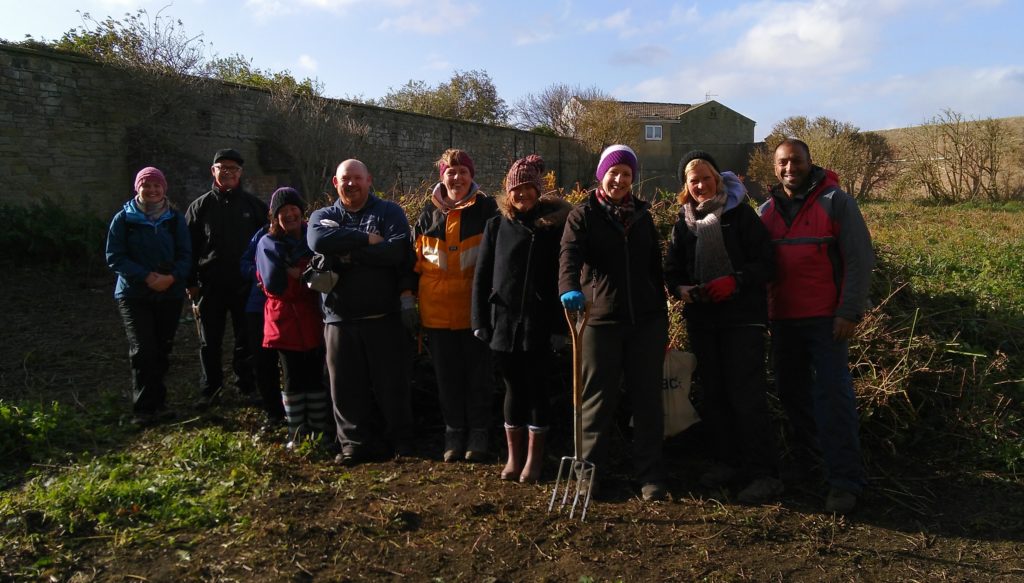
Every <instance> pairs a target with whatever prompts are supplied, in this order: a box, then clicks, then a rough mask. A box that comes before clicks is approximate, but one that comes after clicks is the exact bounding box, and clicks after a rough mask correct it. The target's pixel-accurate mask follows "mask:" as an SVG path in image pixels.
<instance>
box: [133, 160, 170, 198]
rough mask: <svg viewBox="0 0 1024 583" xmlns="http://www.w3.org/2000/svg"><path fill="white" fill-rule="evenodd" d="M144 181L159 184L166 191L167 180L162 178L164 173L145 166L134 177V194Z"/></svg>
mask: <svg viewBox="0 0 1024 583" xmlns="http://www.w3.org/2000/svg"><path fill="white" fill-rule="evenodd" d="M146 180H149V181H151V182H159V183H160V184H163V185H164V189H165V190H166V189H167V179H166V178H164V173H163V172H161V171H160V170H158V169H157V168H154V167H152V166H146V167H145V168H143V169H142V170H139V173H138V174H136V175H135V192H138V191H139V187H140V186H142V183H143V182H145V181H146Z"/></svg>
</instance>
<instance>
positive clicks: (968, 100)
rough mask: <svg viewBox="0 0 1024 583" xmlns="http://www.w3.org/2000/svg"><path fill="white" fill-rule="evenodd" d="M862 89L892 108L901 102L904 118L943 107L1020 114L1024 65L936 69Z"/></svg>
mask: <svg viewBox="0 0 1024 583" xmlns="http://www.w3.org/2000/svg"><path fill="white" fill-rule="evenodd" d="M858 93H859V94H860V95H862V96H864V97H867V96H869V95H873V96H874V99H875V100H876V101H878V102H879V103H880V104H888V105H887V107H889V108H892V107H893V105H892V104H894V103H899V104H900V105H899V106H898V107H899V108H900V109H899V110H897V111H895V112H894V113H896V114H897V116H898V119H901V120H906V119H912V120H917V121H918V122H921V121H924V120H926V119H928V118H931V117H933V116H935V115H937V114H938V113H940V112H941V111H942V110H943V109H953V110H955V111H958V112H960V113H962V114H964V115H965V116H967V117H989V116H990V117H1006V116H1013V115H1020V114H1021V101H1020V97H1021V95H1024V66H1021V65H1010V66H991V67H980V68H976V69H968V68H962V67H956V68H942V69H935V70H932V71H928V72H926V73H923V74H921V75H914V76H908V75H903V76H897V77H892V78H890V79H887V80H885V81H884V82H882V83H878V84H872V85H871V86H863V87H859V88H858ZM897 98H898V101H897ZM868 127H870V129H877V128H875V127H873V126H868Z"/></svg>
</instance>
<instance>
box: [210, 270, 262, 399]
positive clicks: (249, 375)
mask: <svg viewBox="0 0 1024 583" xmlns="http://www.w3.org/2000/svg"><path fill="white" fill-rule="evenodd" d="M202 290H203V295H202V298H201V299H200V301H199V313H200V316H201V317H202V327H203V336H204V339H205V342H204V343H202V345H201V346H200V347H199V362H200V365H201V367H202V369H201V373H200V377H199V390H200V391H202V393H203V394H204V395H212V394H213V393H215V392H217V391H219V390H220V389H221V388H223V386H224V368H223V367H224V362H223V358H222V357H221V346H222V345H223V343H224V329H225V328H226V327H227V320H228V315H229V314H230V315H231V328H232V331H233V332H234V337H235V338H234V349H233V354H232V359H231V368H232V370H234V372H235V383H236V384H237V385H238V389H239V390H240V391H241V392H243V393H247V392H250V391H251V390H252V389H253V386H254V385H255V380H254V378H253V377H254V375H253V372H252V368H251V367H250V365H249V346H248V340H247V334H246V325H245V323H246V316H245V303H246V300H247V299H248V297H247V293H248V292H247V290H245V289H244V288H243V289H240V290H219V289H217V288H211V287H203V288H202Z"/></svg>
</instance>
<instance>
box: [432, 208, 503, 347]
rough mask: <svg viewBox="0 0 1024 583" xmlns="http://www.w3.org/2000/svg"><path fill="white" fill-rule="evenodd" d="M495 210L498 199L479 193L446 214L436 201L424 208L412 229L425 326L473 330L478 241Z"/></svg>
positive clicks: (496, 209)
mask: <svg viewBox="0 0 1024 583" xmlns="http://www.w3.org/2000/svg"><path fill="white" fill-rule="evenodd" d="M497 213H498V205H497V203H496V202H495V201H494V199H493V198H491V197H489V196H487V195H486V194H484V193H482V192H480V191H477V192H476V193H474V194H473V196H471V197H470V198H469V199H468V200H467V201H466V202H464V203H462V204H460V205H459V206H458V207H457V208H455V209H453V210H451V211H449V212H448V213H447V214H445V213H444V212H442V211H441V209H440V208H438V207H437V205H436V204H435V203H433V199H431V203H428V204H427V206H426V207H425V208H424V209H423V212H422V213H421V214H420V217H419V219H418V220H417V221H416V226H415V227H414V228H413V230H414V233H415V235H416V267H415V271H416V273H417V274H418V275H419V291H418V295H419V304H420V321H421V322H422V324H423V326H424V327H426V328H441V329H448V330H465V329H468V328H469V326H470V307H471V303H472V298H473V272H474V270H475V269H476V259H477V253H478V252H479V248H480V240H481V238H482V236H483V232H484V225H485V224H486V223H487V220H488V219H490V218H491V217H493V216H495V215H496V214H497Z"/></svg>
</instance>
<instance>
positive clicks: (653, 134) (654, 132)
mask: <svg viewBox="0 0 1024 583" xmlns="http://www.w3.org/2000/svg"><path fill="white" fill-rule="evenodd" d="M644 137H645V138H646V139H648V140H660V139H661V126H646V127H645V130H644Z"/></svg>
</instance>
